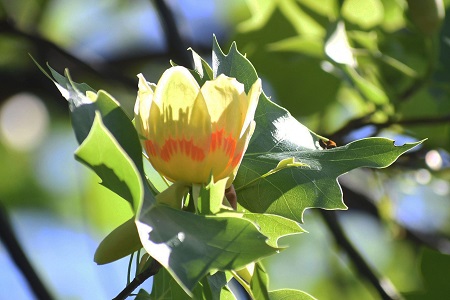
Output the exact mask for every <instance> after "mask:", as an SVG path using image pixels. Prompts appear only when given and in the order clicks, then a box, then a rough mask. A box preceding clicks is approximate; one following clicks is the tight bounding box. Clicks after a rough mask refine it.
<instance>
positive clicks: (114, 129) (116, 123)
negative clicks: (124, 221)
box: [36, 62, 154, 210]
mask: <svg viewBox="0 0 450 300" xmlns="http://www.w3.org/2000/svg"><path fill="white" fill-rule="evenodd" d="M36 64H37V65H38V67H39V68H40V69H41V71H42V72H44V74H45V75H46V76H47V77H49V78H50V79H51V80H52V81H53V82H54V83H55V85H56V86H57V87H58V89H59V91H60V92H61V94H62V95H63V97H64V98H66V100H67V101H68V102H69V108H70V111H71V118H72V127H73V129H74V131H75V136H76V137H77V141H78V143H79V144H80V145H82V144H84V146H83V147H85V148H89V149H91V150H90V151H91V152H92V153H96V154H95V155H98V156H101V158H99V157H97V160H96V161H94V159H93V158H90V157H89V155H86V156H83V158H77V159H79V160H81V161H82V162H83V163H84V164H85V165H87V166H88V167H89V168H91V169H92V170H94V171H95V172H96V173H97V175H99V177H100V178H101V179H102V185H104V186H105V187H107V188H109V189H110V190H112V191H113V192H115V193H117V194H118V195H120V196H121V197H123V198H124V199H125V200H127V201H128V202H129V203H130V204H131V205H132V206H133V207H134V209H135V210H137V209H138V208H139V207H140V202H141V201H142V194H141V192H138V190H134V189H139V190H140V189H141V186H143V189H144V194H143V195H144V197H145V198H146V199H147V202H148V203H154V197H153V194H152V193H151V192H150V190H149V188H148V186H147V185H143V184H142V182H145V180H143V179H145V172H144V168H143V163H142V148H141V145H140V142H139V138H138V135H137V132H136V130H135V129H134V126H133V123H132V122H131V120H130V118H129V117H128V116H127V115H126V113H125V112H124V111H123V109H122V108H121V106H120V104H119V102H117V101H116V100H115V99H114V98H113V97H112V96H111V95H109V94H108V93H107V92H105V91H98V92H95V90H94V89H92V88H91V87H90V86H88V85H87V84H85V83H76V82H74V81H72V79H71V78H70V74H69V72H68V70H67V69H66V70H65V73H64V76H63V75H61V74H59V73H58V72H57V71H55V70H54V69H52V68H51V67H50V66H48V68H49V70H50V72H51V76H50V75H49V74H48V73H47V72H46V71H45V70H44V68H42V67H41V66H40V65H39V64H38V63H37V62H36ZM52 76H53V78H54V79H53V78H52ZM97 117H98V118H99V120H98V122H99V123H98V124H101V125H98V126H101V127H104V130H105V134H106V135H108V137H109V139H110V140H109V142H110V143H109V145H111V149H112V148H114V147H117V148H118V150H117V151H113V150H111V149H109V150H107V149H106V147H103V146H102V144H99V143H98V141H96V140H95V139H92V138H91V139H89V141H86V139H87V137H88V136H89V134H90V133H91V130H92V128H93V126H94V125H93V124H94V119H95V118H97ZM97 131H98V130H97ZM87 143H92V145H87ZM95 147H97V148H95ZM95 149H96V150H95ZM85 151H86V150H85ZM111 152H114V153H116V155H117V156H114V155H110V154H111ZM100 160H102V162H101V164H103V165H104V166H106V165H109V166H116V169H114V170H110V171H108V172H107V171H106V169H103V168H100V167H99V163H100ZM119 161H121V162H126V161H127V163H126V165H127V166H128V167H130V168H133V169H134V172H135V171H138V172H137V173H136V174H137V175H139V176H140V179H139V183H137V182H136V183H132V181H133V180H132V179H126V180H123V178H120V176H118V174H120V173H121V172H125V173H126V172H129V174H131V172H132V171H131V169H129V170H128V171H122V170H120V168H122V167H123V166H121V165H120V164H119V163H118V162H119ZM139 176H138V177H139ZM130 178H136V176H132V177H130ZM116 185H117V186H116ZM138 186H139V187H138ZM132 195H133V196H132ZM137 196H139V198H133V197H137Z"/></svg>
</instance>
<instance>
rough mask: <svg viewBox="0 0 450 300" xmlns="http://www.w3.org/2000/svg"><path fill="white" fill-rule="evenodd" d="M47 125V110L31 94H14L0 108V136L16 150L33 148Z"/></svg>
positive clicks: (38, 142) (44, 133) (42, 135)
mask: <svg viewBox="0 0 450 300" xmlns="http://www.w3.org/2000/svg"><path fill="white" fill-rule="evenodd" d="M48 125H49V115H48V111H47V109H46V107H45V105H44V104H43V103H42V101H41V99H40V98H38V97H37V96H35V95H33V94H29V93H20V94H16V95H14V96H12V97H11V98H9V99H7V100H6V102H5V103H4V104H3V106H2V108H1V109H0V137H1V139H2V140H3V142H4V143H5V144H6V145H7V146H9V147H11V148H12V149H15V150H17V151H23V152H26V151H31V150H33V149H35V148H36V147H37V146H38V145H39V144H40V143H41V141H42V140H43V139H44V137H45V135H46V134H47V131H48Z"/></svg>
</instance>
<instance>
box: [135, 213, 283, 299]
mask: <svg viewBox="0 0 450 300" xmlns="http://www.w3.org/2000/svg"><path fill="white" fill-rule="evenodd" d="M137 227H138V232H139V235H140V237H141V241H142V243H143V245H144V247H145V249H146V251H147V252H148V253H149V254H150V255H151V256H152V257H154V258H155V259H157V260H158V261H159V262H160V263H161V264H162V265H163V266H164V267H165V268H167V269H168V270H169V272H170V273H171V275H172V276H174V277H175V278H177V280H178V282H179V283H181V284H183V288H184V289H185V291H186V292H187V293H189V294H190V293H191V292H190V291H191V290H192V289H193V288H194V286H195V284H196V283H197V282H198V281H199V280H200V279H201V278H203V276H205V275H206V274H207V273H208V272H209V271H210V270H232V269H237V268H241V267H243V266H245V265H246V264H248V263H250V262H252V261H254V260H256V259H259V258H262V257H265V256H268V255H270V254H273V253H275V252H276V251H277V248H274V247H271V246H269V245H268V244H267V243H266V239H267V237H265V236H264V235H262V234H261V233H260V232H259V231H258V229H257V228H256V227H255V225H254V224H253V223H252V222H250V221H248V220H246V219H242V218H234V217H217V216H200V215H195V214H193V213H189V212H184V211H180V210H175V209H171V208H169V207H167V206H162V205H154V206H151V207H149V208H148V209H143V210H142V212H141V215H140V218H139V221H137Z"/></svg>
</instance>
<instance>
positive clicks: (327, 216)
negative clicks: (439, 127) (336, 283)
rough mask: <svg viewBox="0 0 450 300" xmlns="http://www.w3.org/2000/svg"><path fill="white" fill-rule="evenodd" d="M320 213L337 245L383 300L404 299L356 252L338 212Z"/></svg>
mask: <svg viewBox="0 0 450 300" xmlns="http://www.w3.org/2000/svg"><path fill="white" fill-rule="evenodd" d="M320 212H321V215H322V217H323V219H324V220H325V224H326V225H327V227H328V229H329V230H330V231H331V233H332V234H333V237H334V239H335V241H336V244H338V245H339V247H341V248H342V249H343V250H344V251H345V252H346V253H347V255H348V256H349V257H350V259H351V261H352V263H353V264H354V266H355V267H356V269H357V271H358V273H359V274H360V275H361V276H363V277H364V278H366V279H367V280H368V281H369V282H370V283H371V284H372V285H373V286H374V287H375V289H376V290H377V291H378V293H379V294H380V296H381V298H382V299H385V300H398V299H402V296H401V295H400V294H399V293H398V292H397V291H396V290H395V287H394V286H393V285H392V283H391V282H390V281H389V280H388V279H387V278H382V277H380V276H379V275H378V274H376V272H375V271H374V270H372V268H371V267H370V266H369V264H368V263H367V262H366V260H365V259H364V258H363V257H362V255H361V254H360V253H359V252H358V250H356V248H355V247H354V246H353V245H352V243H351V242H350V240H349V239H348V238H347V236H346V235H345V233H344V230H343V228H342V227H341V224H340V223H339V221H338V219H337V215H336V212H335V211H323V210H321V211H320Z"/></svg>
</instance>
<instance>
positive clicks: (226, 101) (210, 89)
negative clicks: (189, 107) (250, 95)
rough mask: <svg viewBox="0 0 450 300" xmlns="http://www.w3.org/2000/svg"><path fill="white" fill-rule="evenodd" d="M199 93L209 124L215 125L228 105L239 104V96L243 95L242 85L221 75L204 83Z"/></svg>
mask: <svg viewBox="0 0 450 300" xmlns="http://www.w3.org/2000/svg"><path fill="white" fill-rule="evenodd" d="M201 91H202V94H203V96H204V97H205V101H206V104H207V106H208V111H209V114H210V115H211V122H213V123H216V122H218V121H219V119H220V116H221V115H222V113H223V111H224V110H225V109H226V108H227V107H228V106H229V105H231V104H232V103H239V96H240V95H241V94H242V93H244V85H243V84H242V83H240V82H238V81H237V80H236V79H235V78H231V77H227V76H225V75H223V74H221V75H219V77H217V78H216V79H215V80H211V81H207V82H205V84H204V85H203V86H202V88H201Z"/></svg>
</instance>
